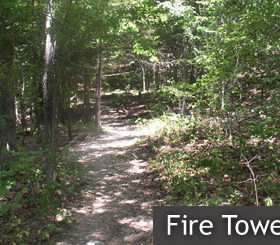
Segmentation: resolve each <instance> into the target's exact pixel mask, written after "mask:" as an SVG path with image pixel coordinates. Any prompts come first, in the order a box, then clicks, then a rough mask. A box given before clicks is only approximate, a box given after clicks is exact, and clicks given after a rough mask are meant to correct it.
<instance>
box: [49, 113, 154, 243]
mask: <svg viewBox="0 0 280 245" xmlns="http://www.w3.org/2000/svg"><path fill="white" fill-rule="evenodd" d="M104 128H105V129H106V130H105V133H103V134H101V135H99V136H93V137H88V139H87V140H86V141H85V142H82V143H80V144H78V145H76V146H75V147H74V148H73V151H76V153H77V154H78V155H79V156H80V157H79V163H80V164H82V165H83V166H84V168H85V169H86V180H87V183H88V186H87V190H86V191H85V193H84V196H83V199H82V200H79V201H78V202H77V203H75V204H74V205H73V207H72V212H73V213H74V217H75V218H76V219H77V223H76V224H75V225H73V227H72V228H71V229H70V230H69V231H68V232H66V233H65V234H63V235H62V236H60V237H57V238H55V240H56V242H55V243H54V244H57V245H68V244H73V245H74V244H75V245H78V244H86V243H87V242H88V241H90V240H93V241H102V243H103V244H106V245H110V244H111V245H113V244H116V245H117V244H152V243H151V236H152V235H151V233H152V206H153V205H155V204H156V203H155V200H156V198H155V195H154V193H153V191H152V190H151V189H150V187H149V186H148V183H147V177H146V176H145V167H146V166H147V162H145V161H143V160H141V159H138V158H137V157H136V155H135V154H134V153H133V145H134V144H135V143H136V141H137V140H138V139H139V137H141V136H143V135H145V134H147V131H145V130H140V129H138V128H136V126H134V125H127V124H126V123H125V120H124V119H121V118H120V117H119V116H118V117H117V116H116V114H114V113H113V111H107V113H106V115H105V123H104Z"/></svg>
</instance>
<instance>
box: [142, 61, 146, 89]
mask: <svg viewBox="0 0 280 245" xmlns="http://www.w3.org/2000/svg"><path fill="white" fill-rule="evenodd" d="M142 82H143V92H146V73H145V67H144V65H142Z"/></svg>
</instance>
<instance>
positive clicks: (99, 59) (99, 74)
mask: <svg viewBox="0 0 280 245" xmlns="http://www.w3.org/2000/svg"><path fill="white" fill-rule="evenodd" d="M101 89H102V49H101V47H100V49H99V52H98V57H97V74H96V110H95V129H96V130H97V131H100V130H101Z"/></svg>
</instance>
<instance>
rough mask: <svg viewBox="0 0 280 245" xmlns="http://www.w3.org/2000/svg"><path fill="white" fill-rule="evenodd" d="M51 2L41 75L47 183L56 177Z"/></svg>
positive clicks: (51, 2)
mask: <svg viewBox="0 0 280 245" xmlns="http://www.w3.org/2000/svg"><path fill="white" fill-rule="evenodd" d="M53 4H54V3H53V0H48V1H47V16H46V43H45V57H44V74H43V82H42V83H43V100H44V141H45V144H46V146H47V147H49V148H50V153H49V158H50V159H48V161H46V175H47V178H48V180H49V181H55V180H56V177H57V169H56V117H57V113H56V105H55V95H54V93H55V87H54V81H53V78H54V74H53V69H54V55H55V42H54V40H53V37H52V36H51V33H50V30H51V28H52V16H51V14H52V12H53V10H54V5H53Z"/></svg>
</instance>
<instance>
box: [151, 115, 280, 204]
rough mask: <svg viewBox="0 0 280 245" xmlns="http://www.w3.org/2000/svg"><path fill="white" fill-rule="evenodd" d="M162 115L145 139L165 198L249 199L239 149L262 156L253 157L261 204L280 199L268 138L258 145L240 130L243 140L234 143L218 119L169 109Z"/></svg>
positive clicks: (195, 201)
mask: <svg viewBox="0 0 280 245" xmlns="http://www.w3.org/2000/svg"><path fill="white" fill-rule="evenodd" d="M161 120H162V122H163V123H162V124H161V130H160V131H158V133H157V134H155V135H156V136H154V138H152V139H150V140H149V142H150V143H149V145H150V147H151V148H153V154H152V156H151V160H150V167H149V172H150V174H151V176H152V178H153V179H154V180H155V181H156V182H157V183H159V184H160V186H161V187H162V188H163V190H164V193H165V195H166V199H165V200H166V203H167V204H174V205H175V204H176V205H178V204H181V205H254V204H255V197H254V190H253V185H252V183H251V182H250V181H246V180H247V179H248V178H249V177H248V176H249V174H248V170H247V169H246V168H245V167H244V166H243V165H242V164H241V160H240V152H243V153H245V152H246V155H247V154H248V155H254V154H261V155H262V156H263V159H262V160H261V161H258V162H257V163H254V164H256V166H255V168H256V169H255V168H254V169H255V171H256V174H257V175H258V176H260V177H259V178H260V179H259V182H258V184H257V186H258V193H259V196H260V201H261V203H262V205H278V204H279V201H280V199H279V195H278V192H277V191H276V189H277V188H279V185H278V184H276V183H275V181H276V179H278V177H276V176H277V171H278V170H277V169H278V167H277V164H275V163H270V164H269V162H277V154H278V153H277V152H278V149H275V148H271V147H270V146H271V143H269V141H267V142H262V143H261V145H262V146H261V147H258V146H256V145H252V139H248V138H246V137H245V136H246V135H242V134H239V135H238V136H236V137H237V138H239V140H240V142H241V141H243V143H242V144H241V143H238V144H235V145H233V144H232V141H231V140H230V138H229V137H228V135H227V132H226V130H225V128H224V127H223V124H222V121H221V120H219V119H218V118H217V119H216V120H213V118H211V117H206V116H205V115H204V116H203V117H202V116H201V115H200V116H199V115H196V116H183V115H180V116H178V115H177V116H176V115H170V116H164V117H162V119H161ZM147 125H149V123H147ZM244 129H245V128H243V130H244ZM244 131H245V132H248V131H246V130H244ZM261 137H262V136H261ZM254 140H255V138H254ZM155 146H157V147H155ZM272 152H273V153H272Z"/></svg>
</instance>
